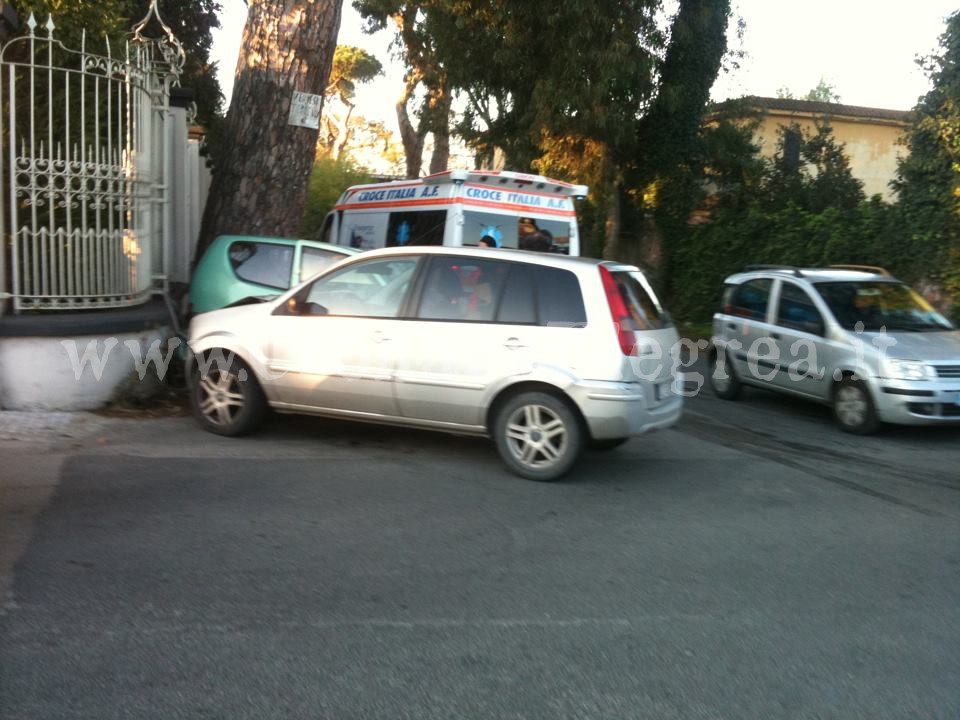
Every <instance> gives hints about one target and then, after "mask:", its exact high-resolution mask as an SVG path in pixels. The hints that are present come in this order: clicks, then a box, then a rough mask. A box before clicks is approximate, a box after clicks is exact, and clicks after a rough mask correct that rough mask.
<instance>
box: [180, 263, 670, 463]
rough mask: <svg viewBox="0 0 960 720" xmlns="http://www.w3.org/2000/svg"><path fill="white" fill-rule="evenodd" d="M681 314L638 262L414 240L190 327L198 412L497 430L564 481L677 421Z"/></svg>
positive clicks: (225, 425)
mask: <svg viewBox="0 0 960 720" xmlns="http://www.w3.org/2000/svg"><path fill="white" fill-rule="evenodd" d="M677 341H678V337H677V332H676V330H675V328H674V326H673V323H672V322H671V321H670V318H669V316H668V315H667V313H666V312H665V311H664V310H663V308H662V307H661V306H660V304H659V302H658V300H657V298H656V296H655V295H654V293H653V291H652V290H651V288H650V286H649V284H648V283H647V281H646V278H645V277H644V276H643V274H642V273H641V272H640V271H639V270H638V269H637V268H635V267H631V266H624V265H617V264H615V263H610V262H602V261H599V260H590V259H585V258H574V257H566V256H562V255H545V254H542V253H534V252H524V251H519V250H504V249H467V248H443V247H406V248H389V249H382V250H373V251H370V252H367V253H364V254H362V255H359V256H357V257H356V258H354V259H351V260H348V261H346V262H343V263H340V264H338V265H337V266H336V267H334V268H333V269H331V270H329V271H327V272H325V273H323V274H321V275H319V276H317V277H315V278H313V279H311V280H309V281H308V282H305V283H303V284H301V285H299V286H298V287H296V288H294V289H292V290H291V291H289V292H287V293H285V294H284V295H282V296H280V297H279V298H276V299H274V300H270V301H266V302H264V303H261V304H255V305H247V306H243V307H234V308H228V309H224V310H218V311H215V312H211V313H206V314H203V315H199V316H197V317H195V318H194V319H193V321H192V323H191V325H190V350H191V362H190V368H191V372H190V377H191V397H192V403H193V408H194V413H195V416H196V417H197V419H198V420H199V422H200V424H201V425H202V426H203V427H204V428H206V429H207V430H210V431H211V432H215V433H218V434H222V435H239V434H242V433H245V432H247V431H250V430H252V429H253V428H254V427H256V425H257V424H258V423H259V422H260V419H261V416H262V414H263V411H264V409H265V407H266V406H267V405H269V406H270V407H272V408H274V409H275V410H277V411H279V412H283V413H310V414H316V415H323V416H328V417H338V418H344V419H349V420H361V421H367V422H376V423H384V424H389V425H404V426H413V427H420V428H429V429H434V430H441V431H447V432H452V433H457V434H471V435H488V436H491V437H492V438H493V439H494V440H495V441H496V444H497V447H498V449H499V451H500V455H501V457H502V458H503V460H504V461H505V463H506V464H507V466H508V467H509V468H510V469H511V470H513V471H514V472H516V473H517V474H519V475H521V476H523V477H526V478H530V479H537V480H552V479H554V478H557V477H559V476H561V475H562V474H564V473H565V472H566V471H567V470H568V469H569V468H570V467H571V466H572V465H573V463H574V462H575V461H576V459H577V457H578V456H579V455H580V452H581V450H582V449H583V447H584V446H586V445H587V444H592V445H594V446H595V447H610V448H612V447H615V446H616V445H618V444H620V443H622V442H624V441H625V440H626V439H627V438H629V437H631V436H634V435H638V434H640V433H643V432H645V431H648V430H652V429H654V428H661V427H667V426H670V425H673V424H674V423H676V422H677V420H678V418H679V417H680V413H681V408H682V397H681V396H680V394H679V393H678V392H677V391H676V387H675V385H676V372H675V368H674V365H673V363H671V361H670V357H671V354H670V351H671V349H672V348H673V347H674V346H675V344H676V343H677Z"/></svg>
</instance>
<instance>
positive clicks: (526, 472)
mask: <svg viewBox="0 0 960 720" xmlns="http://www.w3.org/2000/svg"><path fill="white" fill-rule="evenodd" d="M495 432H496V440H497V448H498V449H499V450H500V456H501V458H503V460H504V462H506V464H507V465H508V466H509V467H510V469H511V470H513V471H514V472H515V473H517V474H518V475H521V476H523V477H525V478H528V479H531V480H554V479H556V478H558V477H560V476H561V475H563V474H564V473H565V472H566V471H567V470H568V469H569V468H570V467H571V466H572V465H573V463H574V462H575V461H576V459H577V457H578V456H579V454H580V450H581V447H582V444H583V433H582V431H581V429H580V424H579V423H578V421H577V418H576V417H575V416H574V414H573V412H572V411H571V410H570V408H569V407H567V405H566V403H564V402H563V401H562V400H560V399H558V398H556V397H554V396H553V395H548V394H546V393H539V392H531V393H523V394H521V395H518V396H517V397H515V398H513V400H511V401H509V402H508V403H507V404H506V405H505V406H504V407H503V408H502V409H501V411H500V413H499V415H498V419H497V423H496V430H495Z"/></svg>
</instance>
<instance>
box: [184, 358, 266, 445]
mask: <svg viewBox="0 0 960 720" xmlns="http://www.w3.org/2000/svg"><path fill="white" fill-rule="evenodd" d="M204 364H205V365H206V366H205V367H202V368H201V367H199V366H198V367H197V368H196V370H195V375H194V382H193V387H192V391H191V401H192V402H191V404H192V406H193V413H194V416H195V417H196V418H197V420H198V421H199V422H200V424H201V425H202V426H203V427H204V428H205V429H207V430H209V431H210V432H213V433H216V434H218V435H242V434H244V433H247V432H250V431H251V430H253V429H254V428H255V427H256V426H257V425H258V424H259V423H260V420H261V418H262V416H263V411H264V408H265V406H266V400H265V399H264V397H263V391H262V390H261V389H260V385H259V384H258V383H257V380H256V378H254V377H253V374H252V373H251V372H250V370H249V369H248V368H247V367H246V365H245V364H244V363H243V362H242V361H240V360H239V359H237V358H234V359H233V360H232V361H231V362H230V363H229V365H225V364H224V363H222V362H221V363H218V362H216V361H213V362H206V363H204Z"/></svg>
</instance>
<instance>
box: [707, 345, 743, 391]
mask: <svg viewBox="0 0 960 720" xmlns="http://www.w3.org/2000/svg"><path fill="white" fill-rule="evenodd" d="M721 353H723V360H722V361H721V359H720V354H721ZM718 370H722V371H723V373H724V375H725V376H726V377H723V378H718V377H717V371H718ZM710 387H711V388H712V389H713V394H714V395H716V396H717V397H718V398H720V399H721V400H736V399H737V398H738V397H740V391H741V390H742V389H743V385H742V383H741V382H740V378H738V377H737V371H736V370H734V369H733V363H731V362H730V356H729V355H727V353H726V351H725V350H718V351H717V352H715V353H713V354H712V355H711V356H710Z"/></svg>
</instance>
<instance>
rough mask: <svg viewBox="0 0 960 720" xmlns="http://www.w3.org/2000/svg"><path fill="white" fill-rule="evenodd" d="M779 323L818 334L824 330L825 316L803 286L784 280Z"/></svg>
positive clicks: (778, 316)
mask: <svg viewBox="0 0 960 720" xmlns="http://www.w3.org/2000/svg"><path fill="white" fill-rule="evenodd" d="M777 325H782V326H783V327H786V328H791V329H793V330H800V331H802V332H809V333H814V334H816V333H819V332H821V331H822V328H823V316H821V315H820V311H819V310H817V307H816V305H814V304H813V300H811V299H810V296H809V295H808V294H807V293H806V291H805V290H804V289H803V288H801V287H799V286H797V285H794V284H793V283H790V282H783V283H781V285H780V305H779V307H778V308H777Z"/></svg>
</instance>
